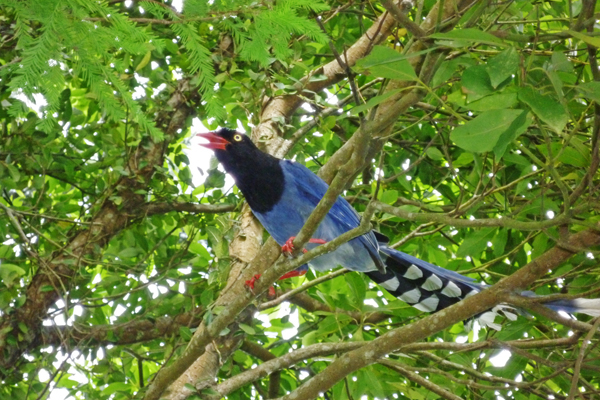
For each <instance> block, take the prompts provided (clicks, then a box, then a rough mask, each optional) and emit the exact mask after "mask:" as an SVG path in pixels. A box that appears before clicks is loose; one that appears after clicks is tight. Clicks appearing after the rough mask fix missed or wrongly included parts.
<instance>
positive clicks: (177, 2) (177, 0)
mask: <svg viewBox="0 0 600 400" xmlns="http://www.w3.org/2000/svg"><path fill="white" fill-rule="evenodd" d="M171 6H172V7H173V8H174V9H176V10H177V12H182V11H183V0H173V1H171Z"/></svg>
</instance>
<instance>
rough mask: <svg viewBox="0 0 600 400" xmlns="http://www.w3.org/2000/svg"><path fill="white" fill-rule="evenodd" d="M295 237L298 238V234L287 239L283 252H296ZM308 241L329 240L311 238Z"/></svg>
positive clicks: (320, 241)
mask: <svg viewBox="0 0 600 400" xmlns="http://www.w3.org/2000/svg"><path fill="white" fill-rule="evenodd" d="M294 239H296V236H292V237H290V238H289V239H288V240H286V242H285V244H284V245H283V246H281V252H282V253H284V254H286V255H291V254H292V253H293V252H294ZM308 243H317V244H325V243H327V240H323V239H312V238H311V239H309V240H308ZM302 251H303V252H304V253H306V252H307V250H306V249H302ZM296 276H297V275H296Z"/></svg>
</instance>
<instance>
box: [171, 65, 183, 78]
mask: <svg viewBox="0 0 600 400" xmlns="http://www.w3.org/2000/svg"><path fill="white" fill-rule="evenodd" d="M172 72H173V79H174V80H176V81H180V80H181V79H182V78H183V71H182V70H181V68H179V67H177V68H175V69H174V70H173V71H172Z"/></svg>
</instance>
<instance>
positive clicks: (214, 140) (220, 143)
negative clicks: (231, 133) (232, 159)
mask: <svg viewBox="0 0 600 400" xmlns="http://www.w3.org/2000/svg"><path fill="white" fill-rule="evenodd" d="M196 136H200V137H201V138H204V139H206V140H208V143H200V146H203V147H206V148H208V149H213V150H215V149H217V150H225V146H227V145H228V144H229V142H228V141H227V140H226V139H223V138H222V137H221V136H219V135H217V134H215V133H214V132H208V133H198V134H197V135H196Z"/></svg>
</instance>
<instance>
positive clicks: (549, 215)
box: [546, 210, 554, 219]
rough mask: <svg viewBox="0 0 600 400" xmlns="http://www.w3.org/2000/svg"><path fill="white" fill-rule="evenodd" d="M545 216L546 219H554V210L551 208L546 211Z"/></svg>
mask: <svg viewBox="0 0 600 400" xmlns="http://www.w3.org/2000/svg"><path fill="white" fill-rule="evenodd" d="M546 217H548V219H554V211H552V210H548V211H546Z"/></svg>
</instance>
